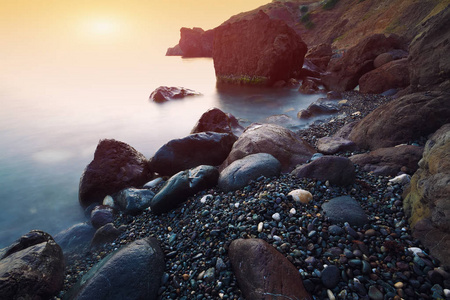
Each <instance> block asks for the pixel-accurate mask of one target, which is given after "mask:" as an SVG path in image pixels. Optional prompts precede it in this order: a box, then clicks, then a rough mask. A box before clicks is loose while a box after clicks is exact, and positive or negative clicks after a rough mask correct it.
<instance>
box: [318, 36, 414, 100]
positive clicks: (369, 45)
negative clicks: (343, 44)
mask: <svg viewBox="0 0 450 300" xmlns="http://www.w3.org/2000/svg"><path fill="white" fill-rule="evenodd" d="M403 48H406V45H405V43H404V41H403V40H402V39H401V38H399V37H398V36H396V35H390V36H385V35H384V34H374V35H371V36H369V37H367V38H365V39H363V40H362V41H361V42H359V43H358V44H357V45H356V46H354V47H352V48H350V49H349V50H348V51H347V52H345V53H344V54H343V55H342V57H337V58H332V59H331V61H330V63H329V64H328V68H327V72H326V73H323V74H322V77H321V78H322V82H323V84H324V86H325V87H326V88H327V89H329V90H333V91H340V92H342V91H348V90H352V89H354V88H355V87H356V86H357V85H358V80H359V78H360V77H361V76H362V75H364V74H365V73H367V72H369V71H371V70H373V69H374V65H373V61H374V60H375V58H376V57H377V56H378V55H380V54H382V53H384V52H388V51H389V50H392V49H403Z"/></svg>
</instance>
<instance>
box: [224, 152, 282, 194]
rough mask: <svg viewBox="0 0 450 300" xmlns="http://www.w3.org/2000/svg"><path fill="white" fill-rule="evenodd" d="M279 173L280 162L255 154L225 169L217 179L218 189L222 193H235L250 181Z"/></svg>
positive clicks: (269, 156)
mask: <svg viewBox="0 0 450 300" xmlns="http://www.w3.org/2000/svg"><path fill="white" fill-rule="evenodd" d="M280 171H281V164H280V162H279V161H278V160H277V159H276V158H275V157H273V156H272V155H270V154H267V153H256V154H251V155H248V156H245V157H244V158H241V159H238V160H235V161H234V162H232V163H231V164H230V165H229V166H228V167H226V168H225V169H224V170H223V171H222V172H221V173H220V177H219V183H218V185H219V188H221V189H222V190H224V191H227V192H228V191H235V190H238V189H241V188H243V187H244V186H246V185H247V184H248V183H249V182H250V180H255V179H257V178H258V177H260V176H265V177H273V176H278V175H279V174H280Z"/></svg>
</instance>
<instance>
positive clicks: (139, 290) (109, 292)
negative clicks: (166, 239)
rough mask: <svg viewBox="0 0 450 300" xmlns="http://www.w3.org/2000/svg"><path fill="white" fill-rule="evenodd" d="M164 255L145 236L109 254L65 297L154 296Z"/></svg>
mask: <svg viewBox="0 0 450 300" xmlns="http://www.w3.org/2000/svg"><path fill="white" fill-rule="evenodd" d="M164 267H165V263H164V254H163V252H162V250H161V248H160V246H159V243H158V241H157V240H156V239H155V238H145V239H141V240H137V241H134V242H133V243H131V244H129V245H127V246H125V247H123V248H121V249H120V250H118V251H116V252H113V253H111V254H110V255H108V256H106V257H105V258H103V259H102V260H101V261H100V262H99V263H97V264H96V265H95V266H93V267H92V268H91V269H90V270H89V271H88V272H87V273H86V274H85V275H84V276H83V277H82V278H81V279H80V280H79V281H78V282H77V283H76V284H75V285H74V286H73V287H72V289H71V290H70V291H69V292H68V293H67V295H66V298H67V299H78V300H82V299H86V300H87V299H99V300H102V299H104V300H106V299H108V300H109V299H157V298H158V289H159V285H160V282H161V276H162V274H163V272H164Z"/></svg>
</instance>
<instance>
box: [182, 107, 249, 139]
mask: <svg viewBox="0 0 450 300" xmlns="http://www.w3.org/2000/svg"><path fill="white" fill-rule="evenodd" d="M206 131H213V132H219V133H232V134H234V135H235V136H240V135H241V134H242V132H243V131H244V128H243V127H242V126H241V125H240V124H239V121H238V120H237V119H236V117H235V116H233V115H232V114H230V113H228V114H226V113H224V112H223V111H221V110H220V109H218V108H211V109H209V110H208V111H207V112H205V113H204V114H203V115H202V116H201V117H200V119H199V120H198V122H197V124H195V126H194V128H192V130H191V134H192V133H199V132H206Z"/></svg>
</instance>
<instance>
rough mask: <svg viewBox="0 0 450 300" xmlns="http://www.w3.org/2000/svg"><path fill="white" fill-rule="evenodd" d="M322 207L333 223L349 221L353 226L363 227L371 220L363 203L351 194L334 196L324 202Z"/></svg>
mask: <svg viewBox="0 0 450 300" xmlns="http://www.w3.org/2000/svg"><path fill="white" fill-rule="evenodd" d="M322 209H323V212H324V213H325V216H326V217H328V219H330V221H331V222H332V223H345V222H348V223H349V224H350V225H352V226H359V227H362V226H364V224H367V223H368V222H369V219H368V217H367V215H366V213H365V212H364V210H363V209H362V207H361V205H360V204H359V203H358V202H357V201H356V200H355V199H353V198H352V197H350V196H341V197H337V198H333V199H331V200H330V201H328V202H325V203H324V204H322Z"/></svg>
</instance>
